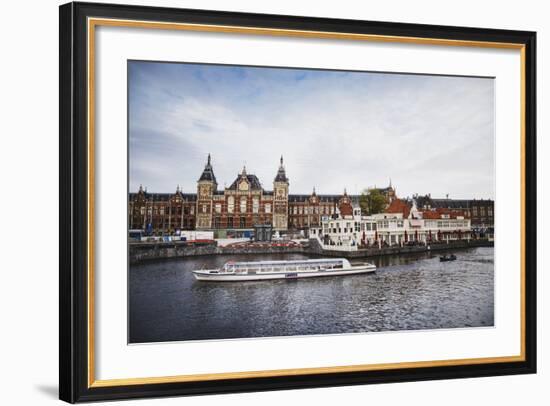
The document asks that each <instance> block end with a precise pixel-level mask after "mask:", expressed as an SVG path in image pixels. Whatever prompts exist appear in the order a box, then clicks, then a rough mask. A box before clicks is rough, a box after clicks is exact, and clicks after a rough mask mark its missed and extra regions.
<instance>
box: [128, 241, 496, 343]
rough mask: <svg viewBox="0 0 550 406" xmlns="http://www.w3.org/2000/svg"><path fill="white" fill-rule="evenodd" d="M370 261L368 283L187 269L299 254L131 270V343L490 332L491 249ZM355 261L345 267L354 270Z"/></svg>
mask: <svg viewBox="0 0 550 406" xmlns="http://www.w3.org/2000/svg"><path fill="white" fill-rule="evenodd" d="M455 253H456V254H457V256H458V259H457V260H456V261H453V262H446V263H441V262H439V257H438V256H437V255H432V254H431V253H422V254H413V255H409V256H399V257H379V258H371V259H369V262H374V263H375V264H376V265H377V266H378V267H379V269H378V270H377V272H376V273H375V274H364V275H353V276H346V277H327V278H313V279H300V280H292V281H288V280H274V281H249V282H240V283H224V282H218V283H216V282H199V281H196V280H195V279H194V277H193V275H192V273H191V272H190V271H191V270H193V269H199V268H201V267H202V266H205V267H218V266H221V265H222V264H223V263H225V262H226V261H228V260H237V261H238V260H246V261H252V260H257V259H300V258H306V256H304V255H300V254H289V255H272V256H266V255H262V256H250V255H245V256H231V257H227V256H226V257H220V256H217V257H196V258H191V259H186V260H182V259H180V260H171V261H163V262H157V263H147V264H143V265H134V266H132V267H131V269H130V272H129V278H130V342H132V343H139V342H155V341H175V340H178V341H179V340H204V339H220V338H244V337H265V336H287V335H307V334H335V333H352V332H369V331H387V330H404V329H428V328H430V329H432V328H455V327H476V326H491V325H493V322H494V320H493V306H494V297H493V279H494V273H493V249H492V248H474V249H467V250H457V251H456V252H455ZM352 262H353V261H352Z"/></svg>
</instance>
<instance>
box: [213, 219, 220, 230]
mask: <svg viewBox="0 0 550 406" xmlns="http://www.w3.org/2000/svg"><path fill="white" fill-rule="evenodd" d="M214 228H220V218H219V217H214Z"/></svg>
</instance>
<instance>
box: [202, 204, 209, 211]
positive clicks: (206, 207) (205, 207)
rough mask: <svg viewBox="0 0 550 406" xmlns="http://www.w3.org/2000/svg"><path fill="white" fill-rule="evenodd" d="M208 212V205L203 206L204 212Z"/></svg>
mask: <svg viewBox="0 0 550 406" xmlns="http://www.w3.org/2000/svg"><path fill="white" fill-rule="evenodd" d="M207 210H208V206H207V205H206V204H203V205H202V212H203V213H206V211H207Z"/></svg>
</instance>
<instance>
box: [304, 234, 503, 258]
mask: <svg viewBox="0 0 550 406" xmlns="http://www.w3.org/2000/svg"><path fill="white" fill-rule="evenodd" d="M493 246H494V242H493V241H488V240H470V241H466V240H463V241H449V243H448V244H446V243H441V244H432V245H428V246H425V245H418V246H405V247H382V248H374V247H373V248H365V249H359V250H357V251H337V250H334V251H333V250H324V249H323V248H322V247H321V244H319V241H318V240H315V239H311V240H310V241H309V250H308V251H309V252H310V253H315V254H319V255H324V256H327V257H339V258H342V257H343V258H367V257H377V256H382V255H401V254H411V253H416V252H428V251H445V250H453V249H460V248H473V247H493Z"/></svg>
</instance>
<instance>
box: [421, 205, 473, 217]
mask: <svg viewBox="0 0 550 406" xmlns="http://www.w3.org/2000/svg"><path fill="white" fill-rule="evenodd" d="M443 215H448V216H449V218H452V219H456V218H457V217H464V218H469V216H468V212H467V211H465V210H458V209H448V208H444V207H438V208H436V209H435V210H426V211H423V212H422V218H424V219H430V220H436V219H440V218H443Z"/></svg>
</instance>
